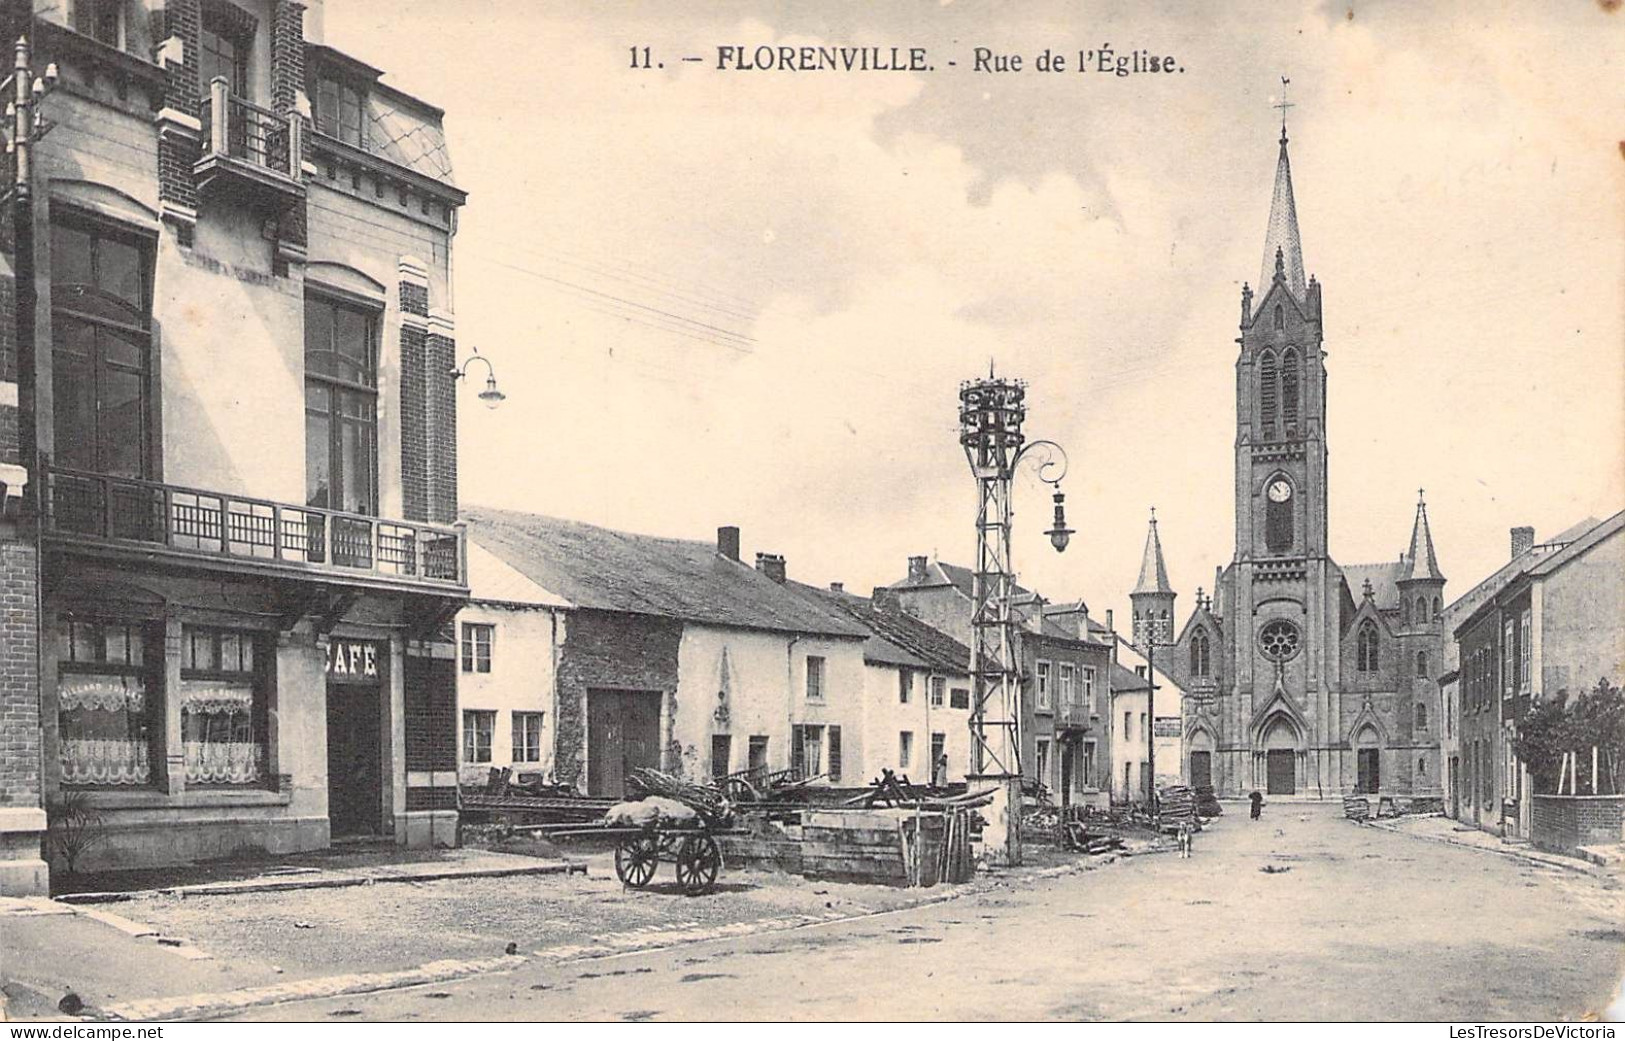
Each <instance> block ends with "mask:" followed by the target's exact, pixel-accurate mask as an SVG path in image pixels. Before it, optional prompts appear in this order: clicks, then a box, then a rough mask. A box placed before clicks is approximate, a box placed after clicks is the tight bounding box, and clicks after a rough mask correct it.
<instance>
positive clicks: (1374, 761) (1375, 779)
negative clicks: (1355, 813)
mask: <svg viewBox="0 0 1625 1041" xmlns="http://www.w3.org/2000/svg"><path fill="white" fill-rule="evenodd" d="M1358 763H1359V780H1358V783H1357V785H1356V790H1357V791H1360V792H1363V793H1365V794H1366V795H1375V794H1376V793H1377V789H1378V788H1380V787H1381V785H1382V776H1381V770H1382V750H1381V749H1379V748H1362V749H1360V752H1359V760H1358Z"/></svg>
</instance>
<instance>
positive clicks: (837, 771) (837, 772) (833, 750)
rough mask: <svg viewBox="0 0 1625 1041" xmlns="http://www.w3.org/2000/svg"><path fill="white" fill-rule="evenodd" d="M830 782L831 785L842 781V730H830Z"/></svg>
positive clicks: (835, 728) (838, 728)
mask: <svg viewBox="0 0 1625 1041" xmlns="http://www.w3.org/2000/svg"><path fill="white" fill-rule="evenodd" d="M829 780H830V783H831V784H839V783H840V781H841V728H840V727H830V728H829Z"/></svg>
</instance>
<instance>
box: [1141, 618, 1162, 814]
mask: <svg viewBox="0 0 1625 1041" xmlns="http://www.w3.org/2000/svg"><path fill="white" fill-rule="evenodd" d="M1158 635H1160V634H1159V633H1158V631H1157V620H1156V619H1154V618H1153V619H1152V620H1151V621H1150V623H1149V624H1148V625H1147V626H1146V638H1145V680H1146V687H1145V725H1146V735H1145V774H1146V777H1145V797H1146V809H1148V810H1149V811H1150V812H1151V813H1152V814H1153V815H1155V814H1156V812H1157V637H1158Z"/></svg>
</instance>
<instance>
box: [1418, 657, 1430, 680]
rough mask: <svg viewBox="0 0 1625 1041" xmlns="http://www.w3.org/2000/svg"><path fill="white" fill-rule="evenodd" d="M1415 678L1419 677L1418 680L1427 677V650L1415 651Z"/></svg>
mask: <svg viewBox="0 0 1625 1041" xmlns="http://www.w3.org/2000/svg"><path fill="white" fill-rule="evenodd" d="M1416 678H1417V679H1419V680H1425V679H1427V678H1428V652H1427V651H1417V652H1416Z"/></svg>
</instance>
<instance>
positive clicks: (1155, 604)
mask: <svg viewBox="0 0 1625 1041" xmlns="http://www.w3.org/2000/svg"><path fill="white" fill-rule="evenodd" d="M1175 596H1176V594H1175V593H1174V589H1173V586H1171V585H1169V584H1168V567H1167V565H1166V564H1164V563H1163V561H1162V539H1161V538H1159V537H1158V536H1157V508H1156V507H1155V506H1153V507H1152V508H1151V528H1150V530H1149V531H1147V532H1146V536H1145V553H1144V554H1143V555H1142V556H1141V558H1140V580H1139V581H1138V582H1136V583H1135V584H1134V592H1132V593H1130V594H1129V597H1128V598H1129V600H1130V601H1132V602H1133V604H1134V645H1135V646H1136V647H1141V648H1143V647H1145V646H1146V644H1147V643H1148V642H1149V639H1150V637H1152V636H1153V635H1154V636H1155V637H1156V640H1157V643H1158V645H1164V644H1168V643H1172V642H1173V639H1174V597H1175Z"/></svg>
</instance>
